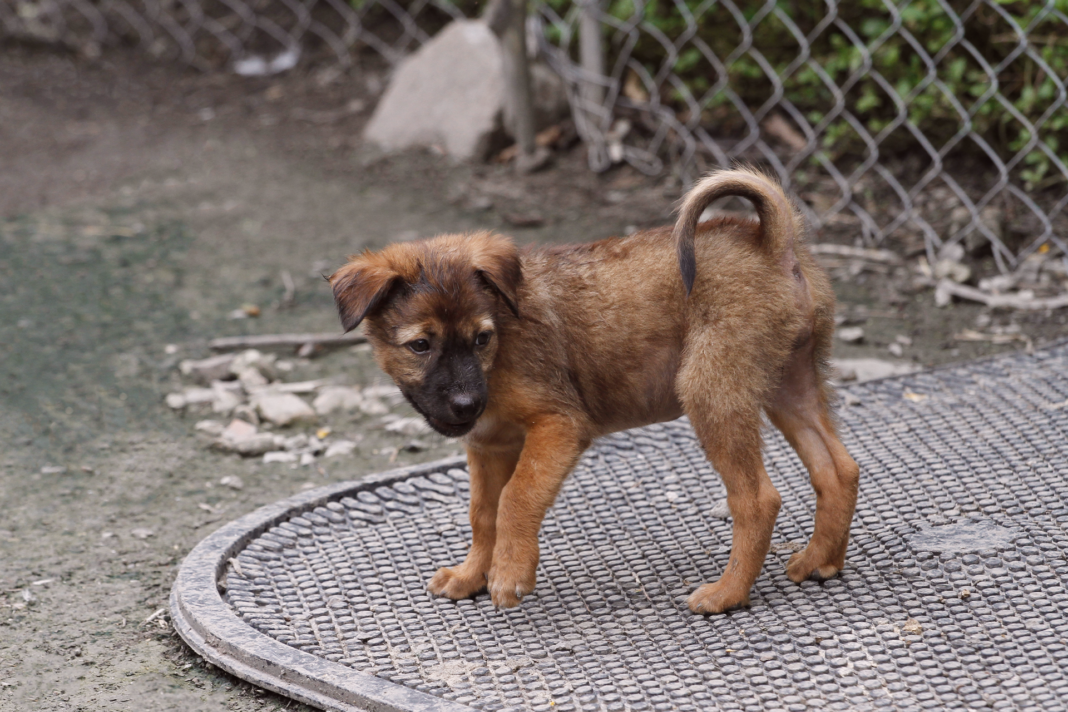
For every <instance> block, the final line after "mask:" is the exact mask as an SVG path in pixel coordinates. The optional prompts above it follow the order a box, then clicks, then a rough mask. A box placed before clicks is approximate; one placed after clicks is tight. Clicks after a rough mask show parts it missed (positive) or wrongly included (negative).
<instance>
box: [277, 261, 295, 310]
mask: <svg viewBox="0 0 1068 712" xmlns="http://www.w3.org/2000/svg"><path fill="white" fill-rule="evenodd" d="M282 285H283V286H284V287H285V289H286V291H285V294H283V295H282V301H281V303H280V304H279V306H280V307H282V308H285V307H289V306H292V305H293V298H294V297H296V295H297V285H296V284H294V283H293V275H291V274H290V273H289V270H287V269H284V270H282Z"/></svg>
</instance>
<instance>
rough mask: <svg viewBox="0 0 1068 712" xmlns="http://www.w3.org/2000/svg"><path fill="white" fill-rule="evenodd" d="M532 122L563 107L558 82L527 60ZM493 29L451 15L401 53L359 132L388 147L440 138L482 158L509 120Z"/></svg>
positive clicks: (436, 142) (456, 152)
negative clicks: (401, 60) (422, 40)
mask: <svg viewBox="0 0 1068 712" xmlns="http://www.w3.org/2000/svg"><path fill="white" fill-rule="evenodd" d="M531 84H532V97H531V98H532V101H533V104H534V114H535V117H534V118H535V126H536V127H537V126H539V125H540V126H545V125H548V124H549V123H553V122H555V121H557V120H559V118H560V117H561V116H563V115H565V114H566V113H567V97H566V94H565V93H564V88H563V82H561V81H560V78H559V77H557V76H556V75H555V74H554V73H553V72H552V71H551V70H549V69H548V68H547V67H544V66H541V65H532V67H531ZM505 89H506V87H505V81H504V73H503V55H502V50H501V44H500V41H499V40H498V39H497V36H496V35H494V34H493V32H492V31H491V30H490V29H489V27H487V26H486V24H485V23H483V22H481V21H478V20H457V21H456V22H453V23H452V24H450V25H448V26H447V27H446V28H445V29H443V30H442V31H440V32H439V33H438V34H437V35H435V36H434V37H433V39H431V40H430V41H429V42H427V43H426V44H424V45H423V46H422V47H421V48H420V49H419V50H418V51H417V52H415V53H414V54H413V55H412V56H410V57H409V58H408V59H406V60H405V61H404V63H403V64H402V65H401V66H400V68H399V69H398V70H397V72H396V73H395V74H394V76H393V79H392V81H391V82H390V85H389V88H388V89H387V90H386V93H385V94H384V95H383V96H382V100H381V101H379V103H378V106H377V107H376V109H375V113H374V115H373V116H372V117H371V121H370V122H369V123H368V124H367V128H366V130H365V131H364V137H365V138H366V139H368V140H369V141H371V142H373V143H376V144H378V145H379V146H381V147H382V148H385V149H386V150H400V149H404V148H410V147H415V146H424V147H429V146H440V147H441V148H443V149H444V150H445V152H446V153H448V154H449V155H450V156H452V157H454V158H457V159H459V160H471V159H475V160H482V159H485V158H488V157H489V154H490V153H491V152H492V151H493V150H494V149H495V148H497V147H499V146H500V144H501V143H502V137H503V134H504V133H505V132H507V131H508V127H509V126H511V125H513V124H514V121H513V119H512V117H511V115H510V113H508V112H506V109H505V107H506V106H507V101H506V91H505Z"/></svg>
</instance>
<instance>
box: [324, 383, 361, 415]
mask: <svg viewBox="0 0 1068 712" xmlns="http://www.w3.org/2000/svg"><path fill="white" fill-rule="evenodd" d="M361 403H363V395H362V394H361V393H360V391H359V390H358V389H356V388H349V387H348V386H326V387H325V388H323V389H322V390H321V391H319V395H318V396H317V397H316V398H315V400H314V401H312V408H314V409H315V412H316V413H318V414H319V415H329V414H330V413H333V412H334V411H337V410H345V411H352V410H356V409H358V408H359V407H360V404H361Z"/></svg>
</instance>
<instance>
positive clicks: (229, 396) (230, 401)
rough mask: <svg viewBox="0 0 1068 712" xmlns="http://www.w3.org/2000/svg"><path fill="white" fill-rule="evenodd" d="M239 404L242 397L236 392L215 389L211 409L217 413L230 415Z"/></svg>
mask: <svg viewBox="0 0 1068 712" xmlns="http://www.w3.org/2000/svg"><path fill="white" fill-rule="evenodd" d="M239 405H241V398H240V397H239V396H238V395H237V394H236V393H233V392H232V391H229V390H222V389H218V390H216V391H215V398H214V400H212V402H211V409H212V411H213V412H215V413H219V414H221V415H228V414H230V413H232V412H233V411H234V408H236V407H237V406H239Z"/></svg>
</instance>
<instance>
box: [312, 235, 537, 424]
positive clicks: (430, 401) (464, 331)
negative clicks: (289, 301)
mask: <svg viewBox="0 0 1068 712" xmlns="http://www.w3.org/2000/svg"><path fill="white" fill-rule="evenodd" d="M521 280H522V272H521V269H520V263H519V254H518V251H517V250H516V247H515V245H514V244H513V243H512V241H511V240H509V239H508V238H505V237H501V236H500V235H493V234H490V233H475V234H471V235H443V236H440V237H435V238H432V239H429V240H419V241H414V242H406V243H398V244H394V245H390V246H389V247H387V248H385V249H383V250H381V251H379V252H364V253H363V254H362V255H357V256H354V257H351V258H350V259H349V262H348V263H347V264H346V265H345V266H344V267H342V268H341V269H339V270H338V271H337V272H335V273H334V274H333V275H331V277H330V285H331V286H332V287H333V290H334V301H335V302H336V303H337V308H338V313H339V314H340V316H341V323H342V325H343V326H344V327H345V331H350V330H352V329H354V328H355V327H356V326H357V325H358V324H359V323H360V322H362V321H364V320H366V322H367V323H366V325H365V327H364V331H365V333H366V334H367V339H368V341H370V343H371V346H372V348H373V349H374V354H375V359H376V360H377V361H378V364H379V365H380V366H381V367H382V370H383V371H385V372H386V373H388V374H389V375H390V377H392V378H393V380H394V382H396V384H397V386H398V387H399V388H400V389H401V392H402V393H403V394H404V397H405V398H407V399H408V402H410V403H411V404H412V406H413V407H414V408H415V409H416V410H417V411H419V413H420V414H422V415H423V417H425V418H426V420H427V422H428V423H429V424H430V426H431V427H432V428H434V430H436V431H438V432H439V433H441V434H443V435H447V436H450V437H459V436H462V435H466V434H467V433H468V432H470V430H471V429H472V428H473V427H474V426H475V422H476V421H477V420H478V418H479V416H481V415H482V412H483V410H485V408H486V401H487V398H488V392H487V387H486V373H487V372H488V371H489V369H490V368H491V367H492V365H493V358H494V356H495V355H496V353H497V346H498V338H499V335H498V328H497V325H498V322H499V320H500V318H501V316H502V315H503V314H504V312H505V311H507V312H511V314H513V315H514V316H516V317H518V316H519V305H518V304H517V296H516V294H517V291H518V289H519V283H520V281H521Z"/></svg>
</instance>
